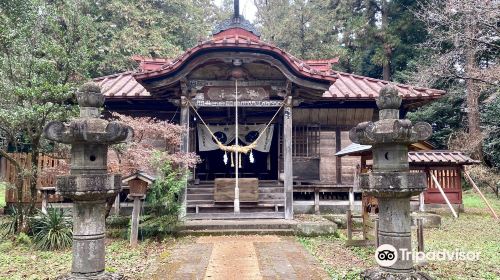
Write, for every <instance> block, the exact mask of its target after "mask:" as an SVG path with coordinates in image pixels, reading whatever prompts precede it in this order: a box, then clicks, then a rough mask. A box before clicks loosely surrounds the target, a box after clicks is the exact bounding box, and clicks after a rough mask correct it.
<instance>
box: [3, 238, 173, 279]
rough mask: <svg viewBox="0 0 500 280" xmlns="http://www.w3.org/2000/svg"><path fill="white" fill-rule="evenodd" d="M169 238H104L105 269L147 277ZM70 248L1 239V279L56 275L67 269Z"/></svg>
mask: <svg viewBox="0 0 500 280" xmlns="http://www.w3.org/2000/svg"><path fill="white" fill-rule="evenodd" d="M166 244H168V241H165V242H154V241H144V242H141V243H140V244H139V245H138V246H137V247H135V248H130V246H129V245H128V241H125V240H119V239H107V240H106V271H108V272H118V273H121V274H124V275H125V276H126V277H128V278H127V279H149V277H148V273H151V272H152V271H155V269H156V268H155V266H156V264H157V259H158V258H159V256H160V255H161V254H164V253H165V251H167V246H166ZM70 269H71V249H67V250H59V251H40V250H34V249H33V247H32V246H29V245H26V244H24V243H18V242H16V240H5V239H3V240H0V271H1V273H0V280H7V279H8V280H21V279H22V280H25V279H28V280H35V279H55V278H56V277H57V276H59V275H62V274H66V273H69V272H70Z"/></svg>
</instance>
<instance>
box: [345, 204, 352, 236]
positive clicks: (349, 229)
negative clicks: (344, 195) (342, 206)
mask: <svg viewBox="0 0 500 280" xmlns="http://www.w3.org/2000/svg"><path fill="white" fill-rule="evenodd" d="M346 215H347V241H351V240H352V212H351V210H350V209H348V210H347V211H346Z"/></svg>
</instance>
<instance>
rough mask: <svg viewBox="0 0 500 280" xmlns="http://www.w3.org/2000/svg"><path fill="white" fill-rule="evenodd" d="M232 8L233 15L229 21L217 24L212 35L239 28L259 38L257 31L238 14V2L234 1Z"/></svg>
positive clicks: (237, 0)
mask: <svg viewBox="0 0 500 280" xmlns="http://www.w3.org/2000/svg"><path fill="white" fill-rule="evenodd" d="M233 8H234V12H233V15H232V16H231V17H230V18H229V19H226V20H224V21H223V22H221V23H219V24H217V25H216V26H215V28H214V30H213V31H212V35H217V34H219V33H221V32H223V31H226V30H228V29H233V28H240V29H244V30H246V31H248V32H251V33H253V35H255V36H257V37H260V32H259V31H258V30H257V28H255V26H254V25H253V24H252V23H251V22H250V21H248V20H247V19H245V17H244V16H243V15H241V14H240V1H239V0H234V2H233Z"/></svg>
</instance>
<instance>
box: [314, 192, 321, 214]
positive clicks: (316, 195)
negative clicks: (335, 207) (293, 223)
mask: <svg viewBox="0 0 500 280" xmlns="http://www.w3.org/2000/svg"><path fill="white" fill-rule="evenodd" d="M314 214H316V215H319V214H320V210H319V188H314Z"/></svg>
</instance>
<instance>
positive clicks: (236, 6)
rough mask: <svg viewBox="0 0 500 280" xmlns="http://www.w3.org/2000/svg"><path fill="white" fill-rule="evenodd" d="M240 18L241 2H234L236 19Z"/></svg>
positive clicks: (236, 0)
mask: <svg viewBox="0 0 500 280" xmlns="http://www.w3.org/2000/svg"><path fill="white" fill-rule="evenodd" d="M239 17H240V0H234V18H239Z"/></svg>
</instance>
